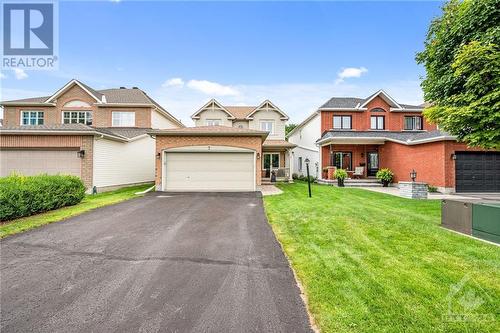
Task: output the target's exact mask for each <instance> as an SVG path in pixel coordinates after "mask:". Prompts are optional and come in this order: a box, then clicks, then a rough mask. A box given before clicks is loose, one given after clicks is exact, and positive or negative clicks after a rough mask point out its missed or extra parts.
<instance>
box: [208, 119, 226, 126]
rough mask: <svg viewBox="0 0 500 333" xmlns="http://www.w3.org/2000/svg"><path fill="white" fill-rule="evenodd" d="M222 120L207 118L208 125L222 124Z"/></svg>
mask: <svg viewBox="0 0 500 333" xmlns="http://www.w3.org/2000/svg"><path fill="white" fill-rule="evenodd" d="M221 122H222V121H221V120H220V119H207V126H220V124H221Z"/></svg>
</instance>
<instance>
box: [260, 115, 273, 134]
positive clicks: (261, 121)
mask: <svg viewBox="0 0 500 333" xmlns="http://www.w3.org/2000/svg"><path fill="white" fill-rule="evenodd" d="M264 123H270V124H271V130H270V131H267V130H265V129H262V124H264ZM275 129H276V124H275V121H274V119H261V120H260V130H261V131H265V132H269V135H274V134H275Z"/></svg>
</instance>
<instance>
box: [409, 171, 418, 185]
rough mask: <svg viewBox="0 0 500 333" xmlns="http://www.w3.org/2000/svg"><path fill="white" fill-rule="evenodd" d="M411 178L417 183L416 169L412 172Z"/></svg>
mask: <svg viewBox="0 0 500 333" xmlns="http://www.w3.org/2000/svg"><path fill="white" fill-rule="evenodd" d="M410 178H411V181H412V182H415V179H417V172H416V171H415V169H413V170H411V172H410Z"/></svg>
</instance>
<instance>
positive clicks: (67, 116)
mask: <svg viewBox="0 0 500 333" xmlns="http://www.w3.org/2000/svg"><path fill="white" fill-rule="evenodd" d="M63 124H85V125H92V112H90V111H64V112H63Z"/></svg>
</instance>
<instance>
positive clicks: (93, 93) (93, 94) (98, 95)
mask: <svg viewBox="0 0 500 333" xmlns="http://www.w3.org/2000/svg"><path fill="white" fill-rule="evenodd" d="M74 85H77V86H79V87H80V88H82V89H83V90H84V91H85V92H86V93H87V94H89V95H90V96H91V97H92V98H94V99H95V100H96V102H97V103H102V102H103V99H102V96H103V94H101V93H99V92H97V91H95V90H94V89H92V88H90V87H89V86H87V85H86V84H83V83H82V82H80V81H78V80H75V79H73V80H71V81H69V82H68V83H66V84H65V85H64V86H63V87H62V88H61V89H59V90H58V91H56V92H55V93H54V94H53V95H52V96H50V97H49V98H47V100H46V101H45V103H50V102H51V101H53V100H55V99H56V98H57V97H58V96H60V95H62V94H63V93H65V92H66V91H67V90H68V89H70V88H71V87H73V86H74Z"/></svg>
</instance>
